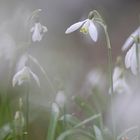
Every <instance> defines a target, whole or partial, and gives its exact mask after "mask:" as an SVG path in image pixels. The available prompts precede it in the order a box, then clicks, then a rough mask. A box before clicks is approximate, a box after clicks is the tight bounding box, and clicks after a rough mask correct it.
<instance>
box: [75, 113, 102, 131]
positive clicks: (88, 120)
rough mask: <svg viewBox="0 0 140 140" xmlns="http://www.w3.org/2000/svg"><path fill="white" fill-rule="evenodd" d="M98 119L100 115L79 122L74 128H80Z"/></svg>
mask: <svg viewBox="0 0 140 140" xmlns="http://www.w3.org/2000/svg"><path fill="white" fill-rule="evenodd" d="M99 117H101V114H96V115H94V116H92V117H90V118H88V119H86V120H84V121H82V122H80V123H79V124H77V125H76V126H75V127H74V128H77V127H81V126H83V125H85V124H86V123H89V122H90V121H93V120H95V119H97V118H99Z"/></svg>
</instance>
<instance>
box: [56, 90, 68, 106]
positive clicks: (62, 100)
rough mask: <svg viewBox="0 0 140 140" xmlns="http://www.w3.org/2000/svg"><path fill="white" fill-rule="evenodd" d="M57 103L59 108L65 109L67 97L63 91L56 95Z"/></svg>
mask: <svg viewBox="0 0 140 140" xmlns="http://www.w3.org/2000/svg"><path fill="white" fill-rule="evenodd" d="M55 102H56V103H57V104H58V105H59V107H61V108H63V107H64V105H65V102H66V96H65V93H64V91H63V90H60V91H58V93H57V94H56V98H55Z"/></svg>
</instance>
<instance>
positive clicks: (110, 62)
mask: <svg viewBox="0 0 140 140" xmlns="http://www.w3.org/2000/svg"><path fill="white" fill-rule="evenodd" d="M104 31H105V36H106V43H107V51H108V69H109V85H110V88H111V94H110V101H111V115H112V125H113V139H114V140H115V139H116V126H115V121H114V112H113V92H114V91H113V76H112V75H113V69H112V68H113V63H112V47H111V43H110V38H109V35H108V31H107V27H106V26H105V27H104Z"/></svg>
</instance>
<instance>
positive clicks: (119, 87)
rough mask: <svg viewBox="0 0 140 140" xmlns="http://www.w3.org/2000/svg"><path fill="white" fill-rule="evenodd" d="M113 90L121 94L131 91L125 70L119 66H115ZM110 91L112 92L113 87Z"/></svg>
mask: <svg viewBox="0 0 140 140" xmlns="http://www.w3.org/2000/svg"><path fill="white" fill-rule="evenodd" d="M113 91H114V92H115V93H119V94H122V93H130V88H129V86H128V84H127V83H126V81H125V78H124V75H123V70H122V69H121V68H120V67H118V66H116V67H115V68H114V72H113ZM109 93H111V89H110V90H109Z"/></svg>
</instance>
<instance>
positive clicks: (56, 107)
mask: <svg viewBox="0 0 140 140" xmlns="http://www.w3.org/2000/svg"><path fill="white" fill-rule="evenodd" d="M52 111H53V112H54V113H57V114H59V107H58V105H57V104H56V103H53V104H52Z"/></svg>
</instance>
